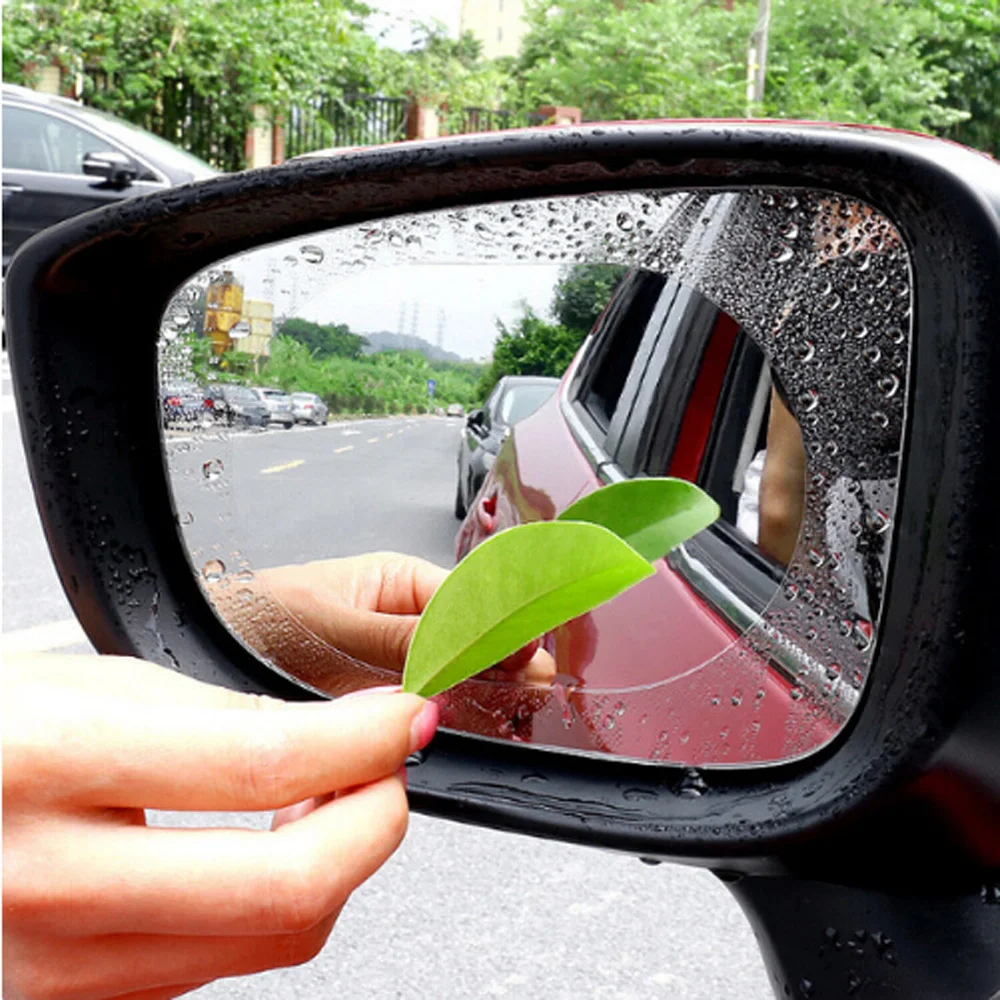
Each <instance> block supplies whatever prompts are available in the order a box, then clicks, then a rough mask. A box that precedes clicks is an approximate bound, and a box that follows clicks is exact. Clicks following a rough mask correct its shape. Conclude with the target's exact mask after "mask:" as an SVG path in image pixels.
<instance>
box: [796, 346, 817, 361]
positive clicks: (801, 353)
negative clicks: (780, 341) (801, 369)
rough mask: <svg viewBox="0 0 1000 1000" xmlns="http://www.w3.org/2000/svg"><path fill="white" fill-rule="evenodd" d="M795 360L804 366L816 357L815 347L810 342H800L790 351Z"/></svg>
mask: <svg viewBox="0 0 1000 1000" xmlns="http://www.w3.org/2000/svg"><path fill="white" fill-rule="evenodd" d="M792 352H793V353H794V355H795V358H796V360H798V361H801V362H802V363H803V364H806V363H808V362H810V361H812V359H813V358H814V357H815V356H816V345H815V344H814V343H813V342H812V341H811V340H803V341H800V342H799V343H798V344H796V345H795V347H794V348H793V349H792Z"/></svg>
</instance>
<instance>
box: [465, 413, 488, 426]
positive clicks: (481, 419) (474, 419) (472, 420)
mask: <svg viewBox="0 0 1000 1000" xmlns="http://www.w3.org/2000/svg"><path fill="white" fill-rule="evenodd" d="M465 423H466V425H467V426H469V427H482V428H485V427H486V426H487V420H486V411H485V410H473V411H472V412H471V413H470V414H469V415H468V416H467V417H466V418H465Z"/></svg>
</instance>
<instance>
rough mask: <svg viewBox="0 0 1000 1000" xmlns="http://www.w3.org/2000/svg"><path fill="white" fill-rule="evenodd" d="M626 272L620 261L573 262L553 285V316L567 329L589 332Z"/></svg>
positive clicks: (626, 269)
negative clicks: (606, 262) (610, 262)
mask: <svg viewBox="0 0 1000 1000" xmlns="http://www.w3.org/2000/svg"><path fill="white" fill-rule="evenodd" d="M627 271H628V268H626V267H623V266H622V265H620V264H574V265H573V266H572V267H570V268H569V269H568V270H567V271H566V272H565V273H564V274H563V276H562V277H561V278H560V280H559V282H558V284H557V285H556V290H555V298H554V300H553V303H552V312H553V313H554V314H555V317H556V319H557V320H558V321H559V322H560V323H561V324H562V325H563V326H565V327H567V328H568V329H570V330H578V331H581V332H583V333H584V334H587V333H590V331H591V329H592V328H593V326H594V324H595V323H596V322H597V320H598V318H599V317H600V315H601V313H602V312H604V309H605V307H606V306H607V304H608V302H610V301H611V296H612V294H613V293H614V290H615V288H617V287H618V282H619V281H621V279H622V278H623V277H624V276H625V273H626V272H627Z"/></svg>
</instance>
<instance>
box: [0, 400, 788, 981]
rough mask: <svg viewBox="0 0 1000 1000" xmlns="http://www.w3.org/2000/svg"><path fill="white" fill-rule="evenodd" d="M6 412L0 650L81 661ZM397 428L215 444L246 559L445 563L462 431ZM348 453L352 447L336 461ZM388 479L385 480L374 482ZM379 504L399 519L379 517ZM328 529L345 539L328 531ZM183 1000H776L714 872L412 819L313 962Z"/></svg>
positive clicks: (167, 817)
mask: <svg viewBox="0 0 1000 1000" xmlns="http://www.w3.org/2000/svg"><path fill="white" fill-rule="evenodd" d="M3 392H4V394H6V393H8V392H9V388H8V384H7V383H6V382H5V384H4V387H3ZM0 407H2V422H3V432H2V433H3V491H2V495H3V648H4V650H5V651H8V650H11V649H20V650H24V651H39V652H40V651H44V650H49V649H60V650H62V651H73V652H85V651H87V650H89V649H90V646H89V644H88V643H87V642H86V640H85V638H84V637H82V635H81V633H80V632H79V630H78V629H77V628H76V627H75V625H74V623H73V619H72V615H71V612H70V609H69V606H68V604H67V602H66V599H65V597H64V596H63V594H62V590H61V588H60V586H59V583H58V580H57V578H56V575H55V572H54V570H53V569H52V565H51V562H50V560H49V558H48V554H47V550H46V548H45V544H44V540H43V538H42V532H41V526H40V523H39V520H38V516H37V514H36V512H35V509H34V505H33V503H32V501H31V491H30V487H29V485H28V482H27V474H26V469H25V464H24V459H23V456H22V454H21V448H20V440H19V436H18V433H17V427H16V416H15V415H14V413H13V408H12V405H11V400H10V398H9V396H8V395H4V396H3V397H2V398H0ZM398 425H399V422H398V421H393V422H389V421H386V422H379V423H378V425H376V424H375V423H372V424H370V425H369V424H365V425H363V426H362V425H359V427H361V430H360V432H359V433H358V434H353V435H347V436H346V437H345V436H344V432H345V431H346V430H350V429H351V428H347V427H331V428H325V429H319V430H315V431H312V430H305V429H296V430H294V431H290V432H284V431H279V430H274V431H268V432H267V433H266V434H264V435H257V436H252V437H248V438H247V439H246V440H244V439H243V438H239V437H237V438H234V439H233V440H232V441H230V442H229V443H228V445H226V444H225V442H223V445H224V446H226V447H229V449H230V455H231V458H232V462H233V465H232V476H233V482H234V483H235V484H236V485H237V487H240V486H241V485H242V483H243V482H244V479H246V481H248V482H249V481H251V479H253V481H255V482H256V483H257V486H258V490H259V493H258V496H259V497H260V500H259V504H260V506H259V507H258V508H257V509H258V513H257V514H251V515H250V517H251V520H250V522H249V523H250V524H251V526H252V527H254V530H253V531H252V532H250V537H248V538H247V539H246V540H245V542H244V546H245V549H246V552H247V554H248V555H249V556H250V558H251V561H252V562H253V563H254V564H256V565H266V564H268V563H270V562H273V561H278V560H289V559H303V558H316V557H318V556H319V555H334V554H342V553H343V552H345V551H359V552H360V551H366V550H369V549H371V548H373V547H383V548H384V547H394V548H400V549H403V550H406V551H419V552H421V554H425V555H428V556H429V557H431V558H436V559H438V561H441V562H445V563H447V562H448V561H449V560H450V558H451V539H452V538H453V534H454V530H455V521H454V519H453V517H452V514H451V503H452V497H453V492H452V491H453V488H454V480H453V476H454V449H455V447H456V438H457V422H455V421H452V422H450V423H449V422H448V421H445V420H433V419H431V420H423V421H417V422H415V423H414V424H411V425H407V424H406V423H405V421H404V422H403V423H402V426H403V427H404V428H405V429H404V430H403V431H402V433H401V434H398V433H397V432H396V431H395V430H393V428H394V427H395V426H398ZM390 430H393V437H392V438H390V437H388V436H387V435H388V433H389V431H390ZM286 438H287V440H286ZM371 439H375V440H371ZM348 444H350V445H352V449H351V450H350V451H341V452H337V450H336V449H337V448H344V447H346V445H348ZM392 449H395V451H392ZM391 456H394V457H393V461H391V462H390V461H388V459H389V458H390V457H391ZM431 456H434V460H433V461H432V458H431ZM210 457H211V456H210ZM300 459H301V463H300V464H297V465H294V466H292V467H289V468H284V469H281V470H280V471H277V472H269V473H262V472H261V470H263V469H268V468H272V467H274V466H282V465H287V463H289V462H297V461H299V460H300ZM334 459H338V460H339V459H344V461H342V462H340V464H336V465H335V464H333V460H334ZM437 460H440V461H441V462H443V463H444V464H443V465H442V466H441V467H440V468H439V467H438V466H436V465H434V462H435V461H437ZM264 463H267V464H264ZM324 470H325V471H324ZM404 470H409V471H408V473H406V474H407V475H409V476H410V478H408V479H407V478H405V477H404ZM389 472H391V473H392V476H391V481H390V482H389V483H386V482H385V481H384V479H380V478H379V477H380V476H384V475H385V474H387V473H389ZM348 484H353V485H348ZM378 484H381V485H378ZM304 495H313V496H315V498H316V499H315V503H310V504H309V506H308V510H309V511H312V513H311V514H309V516H308V517H307V518H306V520H305V521H299V520H298V517H299V513H298V511H297V509H296V505H295V504H294V503H292V502H291V499H290V498H296V497H300V496H304ZM377 496H381V497H383V498H385V499H386V501H387V502H389V503H390V506H389V508H384V507H383V508H378V507H377V506H376V505H375V503H374V501H373V498H374V497H377ZM359 497H365V498H366V500H365V502H364V503H360V502H359V500H358V498H359ZM255 503H256V501H255ZM317 512H318V513H319V515H321V516H322V520H321V522H320V527H321V528H323V529H324V530H322V531H321V530H319V529H318V528H317V527H316V524H317ZM244 513H245V512H244V510H240V512H239V517H238V518H237V520H236V522H235V523H236V530H237V531H239V530H242V525H243V521H242V518H243V517H244ZM348 515H350V517H351V518H353V520H352V521H349V520H347V518H348ZM303 516H304V515H303ZM195 523H197V522H195ZM206 523H208V524H211V523H212V522H211V521H207V522H206ZM215 523H216V524H218V522H215ZM331 524H332V525H338V526H339V525H341V524H344V525H350V530H337V531H332V530H329V529H328V528H327V527H326V526H327V525H331ZM265 529H266V530H265ZM150 821H151V822H154V823H157V824H161V825H177V826H198V825H219V824H221V823H231V824H239V825H244V826H259V827H265V826H266V825H267V823H268V822H269V817H268V816H266V815H248V814H239V815H220V814H177V813H151V814H150ZM190 995H191V996H197V997H199V998H205V1000H208V998H213V1000H223V998H225V1000H236V998H243V997H255V998H259V997H267V998H269V1000H298V998H309V1000H313V998H316V997H327V996H329V997H334V996H345V997H352V998H354V997H358V998H376V1000H382V998H401V1000H411V998H413V1000H419V998H428V1000H430V998H433V1000H468V998H478V997H518V998H528V1000H549V998H551V1000H563V998H565V1000H597V998H601V1000H603V998H615V1000H630V998H647V997H663V998H671V1000H766V998H770V997H771V996H772V993H771V991H770V989H769V987H768V984H767V978H766V975H765V972H764V969H763V965H762V962H761V960H760V957H759V954H758V951H757V948H756V945H755V943H754V939H753V935H752V933H751V931H750V928H749V925H748V924H747V922H746V920H745V919H744V918H743V916H742V914H741V913H740V911H739V909H738V908H737V906H736V904H735V903H734V902H733V901H732V899H731V898H730V897H729V895H728V893H727V892H726V890H725V888H724V887H723V886H722V884H721V883H719V882H717V881H716V880H715V879H714V877H713V876H711V875H710V874H708V873H707V872H704V871H700V870H695V869H686V868H682V867H680V866H674V865H660V866H658V867H655V868H651V867H647V866H646V865H643V864H641V863H639V862H638V861H637V860H635V859H634V858H631V857H625V856H618V855H612V854H609V853H605V852H601V851H597V850H594V849H589V848H579V847H571V846H566V845H561V844H555V843H549V842H546V841H540V840H533V839H531V838H525V837H517V836H513V835H510V834H500V833H495V832H493V831H490V830H481V829H476V828H474V827H465V826H461V825H458V824H452V823H447V822H444V821H441V820H434V819H428V818H426V817H422V816H414V817H413V818H412V822H411V828H410V833H409V835H408V836H407V838H406V841H405V843H404V844H403V846H402V847H401V849H400V850H399V851H398V852H397V854H396V855H395V856H394V857H393V858H392V859H391V860H390V862H389V863H388V864H387V865H386V866H385V867H384V868H383V869H382V870H381V871H379V872H378V873H377V874H376V875H375V876H374V877H373V878H372V879H371V880H370V881H369V882H368V883H366V884H365V885H364V886H362V887H361V888H360V889H359V890H358V891H357V892H356V893H355V895H354V896H353V898H352V899H351V901H350V902H349V904H348V906H347V907H346V909H345V911H344V913H343V914H342V916H341V918H340V920H339V922H338V924H337V927H336V929H335V931H334V933H333V935H332V937H331V939H330V941H329V943H328V945H327V947H326V948H325V949H324V951H323V952H322V953H321V955H320V956H319V957H318V958H317V959H315V960H314V961H313V962H311V963H309V964H308V965H306V966H302V967H299V968H296V969H288V970H279V971H276V972H273V973H267V974H264V975H260V976H253V977H246V978H239V979H229V980H224V981H221V982H217V983H215V984H213V985H211V986H207V987H204V988H202V989H201V990H199V991H197V992H196V993H194V994H190Z"/></svg>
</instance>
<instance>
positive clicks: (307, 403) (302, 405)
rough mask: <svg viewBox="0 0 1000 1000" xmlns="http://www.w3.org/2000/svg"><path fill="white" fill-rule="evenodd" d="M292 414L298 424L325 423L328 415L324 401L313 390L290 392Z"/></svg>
mask: <svg viewBox="0 0 1000 1000" xmlns="http://www.w3.org/2000/svg"><path fill="white" fill-rule="evenodd" d="M292 416H294V418H295V422H296V423H299V424H325V423H326V422H327V420H328V419H329V416H330V411H329V410H328V409H327V405H326V403H324V402H323V400H322V399H320V398H319V396H317V395H316V394H315V393H313V392H293V393H292Z"/></svg>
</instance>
